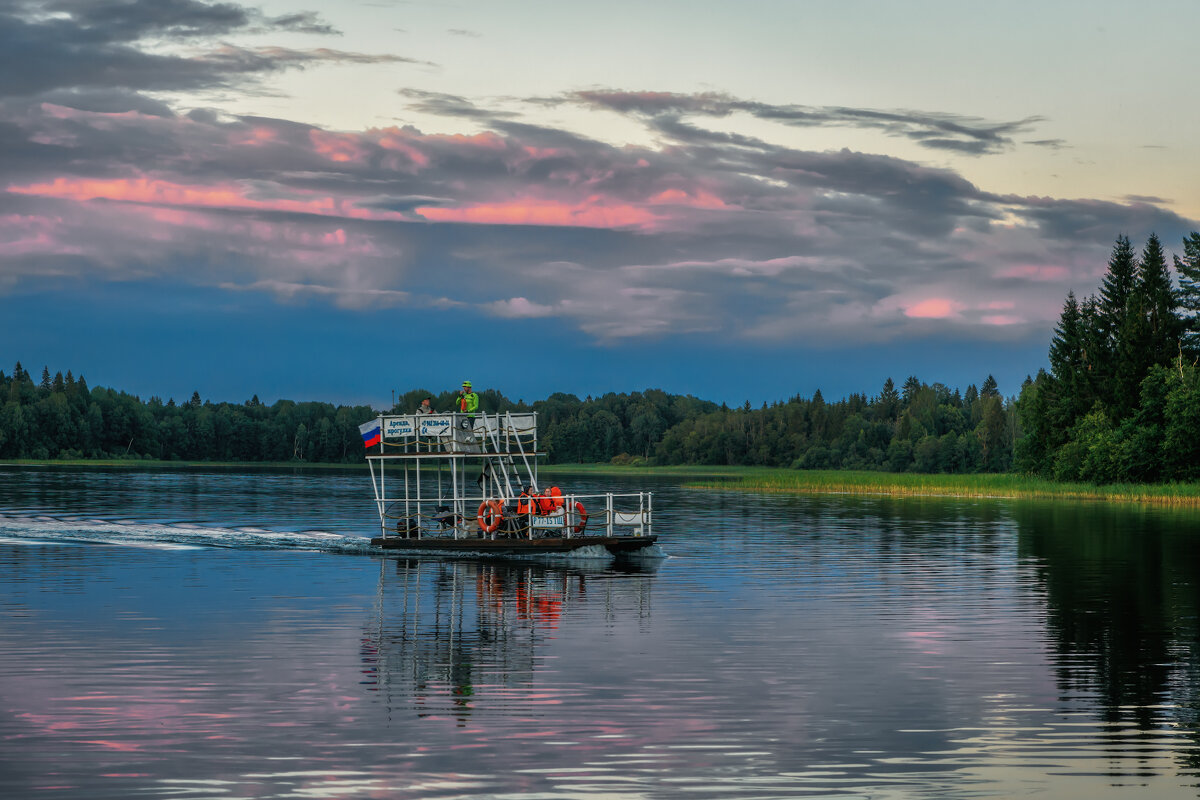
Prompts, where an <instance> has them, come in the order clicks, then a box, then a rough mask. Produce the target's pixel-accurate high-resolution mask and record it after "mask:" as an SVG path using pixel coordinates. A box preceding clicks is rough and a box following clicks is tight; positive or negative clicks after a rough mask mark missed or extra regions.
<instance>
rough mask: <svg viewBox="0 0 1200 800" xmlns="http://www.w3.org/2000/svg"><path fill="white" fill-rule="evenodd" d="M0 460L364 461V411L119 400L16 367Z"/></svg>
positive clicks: (5, 395)
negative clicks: (361, 426) (361, 427)
mask: <svg viewBox="0 0 1200 800" xmlns="http://www.w3.org/2000/svg"><path fill="white" fill-rule="evenodd" d="M0 400H3V405H0V458H37V459H47V458H154V459H162V460H165V461H173V460H185V461H311V462H323V463H338V462H352V461H361V460H362V450H363V447H362V438H361V437H360V436H359V433H358V425H359V424H360V423H361V422H363V421H364V420H367V419H370V418H371V417H373V416H375V413H376V412H374V411H372V410H371V409H370V408H369V407H368V406H337V407H335V406H332V405H330V404H328V403H294V402H292V401H291V400H280V401H278V402H277V403H274V404H272V405H269V406H268V405H264V404H263V403H261V402H259V400H258V397H257V395H256V396H255V397H253V398H251V399H250V400H247V401H246V402H245V403H243V404H240V405H238V404H235V403H212V402H202V401H201V399H200V395H199V393H193V394H192V397H191V399H190V400H189V401H188V402H186V403H182V404H178V405H177V404H176V403H175V401H174V400H169V401H168V402H166V403H164V402H162V400H161V399H160V398H158V397H151V398H150V399H149V400H148V401H146V402H143V401H142V400H140V399H139V398H138V397H135V396H134V395H130V394H127V393H125V392H120V391H116V390H113V389H106V388H103V387H96V388H94V389H89V388H88V385H87V381H86V380H85V379H84V378H83V377H82V376H81V377H80V378H79V379H76V378H75V377H74V376H73V375H72V374H71V372H70V371H68V372H67V374H66V377H64V376H63V375H62V373H61V372H60V373H56V374H55V375H54V376H53V377H51V376H50V371H49V369H43V370H42V377H41V380H40V381H39V382H37V383H35V382H34V380H33V378H32V376H31V375H30V374H29V373H28V372H27V371H25V370H24V369H23V368H22V367H21V364H20V362H18V363H17V365H16V367H15V368H14V369H13V374H12V375H11V376H8V375H5V374H4V373H3V372H0Z"/></svg>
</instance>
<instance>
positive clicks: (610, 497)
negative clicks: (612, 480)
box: [605, 492, 613, 536]
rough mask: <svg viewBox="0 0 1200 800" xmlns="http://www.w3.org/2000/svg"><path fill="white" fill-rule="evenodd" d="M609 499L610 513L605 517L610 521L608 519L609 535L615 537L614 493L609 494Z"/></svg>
mask: <svg viewBox="0 0 1200 800" xmlns="http://www.w3.org/2000/svg"><path fill="white" fill-rule="evenodd" d="M607 497H608V511H607V512H606V513H605V516H606V517H607V518H608V519H607V528H606V530H607V534H608V535H609V536H612V535H613V496H612V492H609V493H608V495H607Z"/></svg>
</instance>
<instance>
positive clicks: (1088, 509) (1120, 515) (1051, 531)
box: [1014, 503, 1200, 772]
mask: <svg viewBox="0 0 1200 800" xmlns="http://www.w3.org/2000/svg"><path fill="white" fill-rule="evenodd" d="M1014 516H1015V518H1016V520H1017V523H1018V530H1019V531H1020V540H1019V542H1020V552H1021V555H1022V557H1023V558H1027V559H1029V560H1030V562H1031V563H1032V564H1033V565H1034V571H1035V574H1036V575H1037V578H1038V581H1039V583H1040V585H1041V587H1042V588H1043V590H1044V592H1045V601H1046V609H1047V619H1046V627H1047V630H1048V632H1049V635H1050V640H1051V641H1052V642H1053V644H1054V647H1055V650H1056V654H1057V658H1056V659H1055V664H1054V669H1055V676H1056V679H1057V682H1058V686H1059V690H1060V692H1061V694H1062V696H1063V697H1064V698H1068V699H1069V698H1074V697H1079V696H1089V697H1093V698H1095V701H1096V702H1097V704H1098V706H1099V712H1100V716H1101V718H1102V719H1103V720H1104V721H1105V722H1106V723H1107V724H1108V726H1109V728H1108V731H1109V734H1110V735H1109V736H1108V741H1109V743H1110V745H1111V746H1112V747H1113V748H1121V749H1126V750H1128V751H1131V752H1137V750H1139V749H1140V750H1142V751H1145V750H1146V748H1147V745H1148V744H1149V741H1148V737H1147V735H1146V734H1147V733H1148V732H1152V731H1161V730H1163V729H1164V728H1167V729H1171V730H1173V731H1175V732H1177V733H1187V735H1188V736H1189V737H1191V738H1192V739H1193V740H1194V741H1196V742H1200V726H1198V724H1197V723H1198V713H1197V711H1198V709H1200V681H1198V680H1197V678H1198V677H1200V673H1198V671H1197V664H1198V659H1197V656H1198V655H1200V652H1198V651H1200V635H1198V634H1200V626H1198V624H1197V620H1198V619H1200V561H1198V560H1197V558H1196V548H1197V536H1198V535H1200V525H1198V524H1197V522H1196V519H1195V517H1194V516H1190V515H1180V514H1177V513H1168V512H1162V511H1157V510H1153V509H1136V508H1111V507H1107V506H1101V505H1098V504H1065V503H1055V504H1030V505H1023V506H1019V507H1018V508H1017V509H1016V510H1015V513H1014ZM1181 522H1182V523H1183V524H1181ZM1181 761H1182V763H1183V765H1184V766H1185V767H1186V769H1187V770H1189V771H1190V772H1195V770H1196V769H1197V768H1200V758H1198V756H1197V750H1196V748H1195V747H1189V748H1185V749H1183V750H1182V751H1181Z"/></svg>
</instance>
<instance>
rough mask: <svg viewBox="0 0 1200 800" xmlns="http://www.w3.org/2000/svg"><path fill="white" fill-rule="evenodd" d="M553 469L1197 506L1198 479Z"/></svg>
mask: <svg viewBox="0 0 1200 800" xmlns="http://www.w3.org/2000/svg"><path fill="white" fill-rule="evenodd" d="M551 469H552V471H558V470H562V471H575V472H589V473H595V474H611V475H637V474H644V475H664V476H675V477H684V478H688V477H690V478H693V480H689V481H687V482H686V483H685V484H684V486H686V487H688V488H693V489H734V490H740V491H750V492H772V493H779V494H860V495H884V496H889V497H978V498H1010V499H1023V498H1030V499H1033V498H1037V499H1051V500H1094V501H1102V502H1112V503H1141V504H1147V505H1162V506H1175V507H1180V508H1200V483H1158V484H1109V485H1104V486H1098V485H1095V484H1090V483H1061V482H1058V481H1051V480H1046V479H1043V478H1034V477H1030V476H1027V475H1018V474H1015V473H1001V474H990V473H989V474H973V475H928V474H921V473H912V472H868V471H850V470H846V471H842V470H792V469H779V468H771V467H699V466H687V467H621V466H614V465H607V464H587V465H578V466H577V467H571V468H567V467H563V466H556V467H553V468H551Z"/></svg>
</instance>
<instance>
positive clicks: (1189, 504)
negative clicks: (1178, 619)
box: [0, 459, 1200, 508]
mask: <svg viewBox="0 0 1200 800" xmlns="http://www.w3.org/2000/svg"><path fill="white" fill-rule="evenodd" d="M0 466H36V467H107V468H114V467H115V468H125V469H138V468H153V469H164V468H165V469H239V470H255V469H271V470H280V469H285V470H351V471H355V470H363V471H365V470H366V467H367V465H366V463H358V464H311V463H306V462H297V461H279V462H262V461H230V462H224V461H222V462H218V461H153V460H143V459H103V460H89V459H76V460H62V461H59V460H54V459H47V460H38V459H12V460H0ZM539 471H540V472H541V473H543V474H546V475H572V474H575V475H597V476H603V475H614V476H618V475H619V476H637V475H643V476H648V477H670V478H683V479H684V484H683V485H684V486H685V487H687V488H690V489H732V490H738V491H749V492H771V493H778V494H858V495H882V496H889V497H978V498H981V499H982V498H1010V499H1024V498H1029V499H1050V500H1092V501H1101V502H1110V503H1137V504H1145V505H1156V506H1172V507H1178V508H1200V483H1159V484H1109V485H1105V486H1097V485H1095V484H1088V483H1060V482H1057V481H1051V480H1045V479H1042V478H1033V477H1029V476H1026V475H1017V474H1014V473H1001V474H975V475H927V474H919V473H912V472H902V473H897V472H866V471H849V470H847V471H842V470H792V469H780V468H773V467H720V466H715V467H714V466H694V465H689V466H667V467H647V466H627V465H616V464H553V465H542V466H540V467H539Z"/></svg>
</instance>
